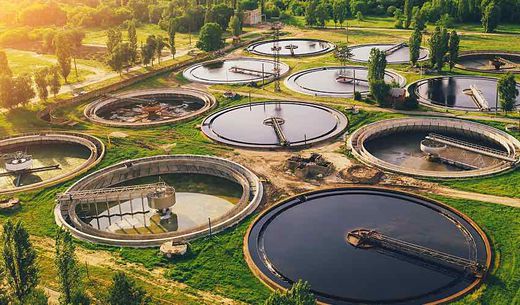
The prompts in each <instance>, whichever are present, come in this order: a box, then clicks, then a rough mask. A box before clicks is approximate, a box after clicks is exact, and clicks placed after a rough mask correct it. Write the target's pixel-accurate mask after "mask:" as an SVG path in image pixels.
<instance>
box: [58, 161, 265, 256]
mask: <svg viewBox="0 0 520 305" xmlns="http://www.w3.org/2000/svg"><path fill="white" fill-rule="evenodd" d="M261 196H262V187H261V184H260V182H259V180H258V178H257V177H256V176H255V175H254V174H253V173H251V172H250V171H249V170H247V169H246V168H244V167H242V166H240V165H238V164H236V163H233V162H231V161H227V160H224V159H220V158H214V157H204V156H191V155H176V156H156V157H149V158H143V159H137V160H130V161H126V162H122V163H120V164H116V165H113V166H110V167H108V168H104V169H102V170H100V171H98V172H95V173H93V174H91V175H89V176H87V177H85V178H83V179H81V180H80V181H78V182H77V183H76V184H74V185H73V186H72V187H71V188H69V189H68V190H67V192H65V193H63V194H61V195H59V196H58V202H59V205H58V207H57V208H56V210H55V213H56V215H57V219H58V221H59V222H60V223H62V224H64V225H65V227H67V228H68V229H70V230H71V231H72V232H73V233H74V235H75V236H76V237H78V238H81V239H85V240H89V241H92V242H98V243H102V244H110V245H119V246H132V247H146V246H158V245H160V244H162V243H164V242H166V241H174V242H184V241H186V240H191V239H194V238H197V237H200V236H204V235H207V234H210V233H212V232H217V231H220V230H222V229H225V228H227V227H228V226H230V225H233V224H236V223H237V222H238V221H240V220H241V219H242V218H243V217H245V216H247V215H248V214H249V213H250V212H252V210H254V208H255V207H256V206H257V204H258V203H259V202H260V200H261Z"/></svg>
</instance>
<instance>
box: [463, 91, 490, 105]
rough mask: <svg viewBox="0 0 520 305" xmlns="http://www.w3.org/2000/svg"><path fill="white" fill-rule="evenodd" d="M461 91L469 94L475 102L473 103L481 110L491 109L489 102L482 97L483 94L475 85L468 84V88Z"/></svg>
mask: <svg viewBox="0 0 520 305" xmlns="http://www.w3.org/2000/svg"><path fill="white" fill-rule="evenodd" d="M463 92H464V93H466V94H467V95H469V96H470V97H471V98H472V100H473V102H474V103H475V105H477V107H478V108H479V109H480V110H481V111H489V110H491V107H490V106H489V102H488V101H487V99H486V98H485V97H484V94H483V93H482V91H480V89H479V88H477V86H475V85H470V86H469V89H465V90H463Z"/></svg>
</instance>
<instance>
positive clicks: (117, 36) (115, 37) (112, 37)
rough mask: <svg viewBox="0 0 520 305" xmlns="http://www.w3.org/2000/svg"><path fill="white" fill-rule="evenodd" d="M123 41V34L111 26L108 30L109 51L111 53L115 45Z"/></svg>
mask: <svg viewBox="0 0 520 305" xmlns="http://www.w3.org/2000/svg"><path fill="white" fill-rule="evenodd" d="M122 41H123V34H122V33H121V31H119V30H118V29H114V28H110V29H108V31H107V53H108V54H110V53H112V51H113V50H114V49H115V47H116V46H117V45H118V44H120V43H121V42H122Z"/></svg>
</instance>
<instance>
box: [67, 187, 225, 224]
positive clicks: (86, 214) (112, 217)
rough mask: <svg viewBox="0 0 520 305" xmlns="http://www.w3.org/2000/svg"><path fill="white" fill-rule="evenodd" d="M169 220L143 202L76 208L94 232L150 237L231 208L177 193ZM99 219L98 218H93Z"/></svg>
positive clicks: (207, 197) (210, 198) (206, 197)
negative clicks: (94, 229) (147, 235)
mask: <svg viewBox="0 0 520 305" xmlns="http://www.w3.org/2000/svg"><path fill="white" fill-rule="evenodd" d="M176 198H177V203H176V204H175V205H174V206H173V207H171V208H170V209H171V211H172V213H173V214H172V217H170V218H168V219H161V215H160V214H159V213H157V211H156V210H153V209H150V207H149V206H148V201H147V199H146V198H143V199H141V198H139V199H134V200H129V201H124V202H122V203H121V204H118V203H117V202H109V203H97V204H82V205H79V206H78V208H77V213H78V215H79V216H80V218H81V219H83V220H84V221H85V222H87V223H89V224H90V225H91V226H93V227H94V228H96V229H99V230H102V231H108V232H112V233H123V234H153V233H163V232H172V231H183V230H189V229H192V228H195V227H197V226H200V225H205V224H207V223H208V218H211V219H216V218H218V217H220V216H222V215H224V214H225V213H226V212H228V211H229V210H231V209H232V208H233V207H234V204H233V203H231V202H230V201H228V200H226V199H223V198H220V197H217V196H212V195H206V194H200V193H183V192H177V194H176ZM96 215H98V217H95V216H96Z"/></svg>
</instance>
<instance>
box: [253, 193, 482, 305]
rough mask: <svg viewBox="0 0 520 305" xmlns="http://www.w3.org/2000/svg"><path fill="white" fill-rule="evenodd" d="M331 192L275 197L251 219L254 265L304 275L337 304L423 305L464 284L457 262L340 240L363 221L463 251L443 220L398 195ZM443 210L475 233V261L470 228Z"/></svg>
mask: <svg viewBox="0 0 520 305" xmlns="http://www.w3.org/2000/svg"><path fill="white" fill-rule="evenodd" d="M331 193H332V194H330V195H325V196H321V197H318V196H316V197H315V196H311V197H309V198H308V199H307V201H305V202H304V203H300V202H299V201H296V200H294V201H291V202H290V203H286V204H283V205H282V206H280V207H279V208H276V209H274V210H273V211H271V212H269V213H268V214H267V215H266V216H264V217H263V218H262V219H261V220H260V222H259V223H257V224H255V226H254V227H253V229H252V231H251V235H250V239H249V241H250V243H249V245H250V246H249V247H250V252H251V253H252V255H253V259H254V260H255V264H257V265H258V266H260V267H261V270H262V272H264V273H265V274H267V275H268V276H269V277H270V278H271V279H273V280H274V281H276V282H278V283H281V284H284V281H283V280H281V279H280V278H277V277H276V276H274V275H273V274H272V273H271V272H270V271H269V270H268V269H267V267H266V265H265V263H266V261H265V260H266V259H268V260H269V263H270V264H271V266H272V268H274V269H275V270H276V271H277V272H278V273H279V274H281V275H283V277H285V278H287V279H289V280H291V281H296V280H298V279H303V280H305V281H308V282H309V284H310V285H311V287H312V289H313V290H314V292H315V293H316V294H318V295H319V296H322V297H323V298H322V300H324V301H325V303H330V304H337V305H339V304H341V305H344V304H352V303H355V304H359V303H363V304H364V303H370V304H382V303H385V304H386V303H391V304H401V305H404V304H406V305H411V304H424V303H428V302H430V301H433V300H436V299H440V298H443V297H446V296H448V295H450V294H452V293H455V292H456V291H459V290H460V289H463V288H464V287H466V286H467V285H468V281H467V279H464V278H462V270H460V269H457V270H458V271H456V272H445V271H444V269H443V268H441V267H440V268H434V267H432V266H431V265H430V266H426V265H425V264H421V263H420V262H417V261H412V260H410V259H408V258H407V257H406V256H403V255H399V254H395V255H389V253H381V252H379V251H377V250H376V249H370V250H363V249H358V248H355V247H353V246H352V245H350V244H348V243H347V242H346V241H345V236H346V234H347V233H348V232H349V231H351V230H354V229H358V228H369V229H376V230H378V231H380V232H382V233H383V234H385V235H388V236H391V237H394V238H398V239H401V240H404V241H409V242H412V243H415V244H419V245H423V246H426V247H430V248H433V249H436V250H439V251H443V252H446V253H450V254H453V255H457V256H460V257H465V258H467V257H468V247H469V245H468V242H467V240H466V238H465V236H464V234H463V233H462V232H461V230H460V229H459V228H458V227H457V226H456V224H455V223H454V222H453V221H452V220H451V219H449V218H447V217H446V216H444V215H443V214H441V213H439V212H438V211H437V210H434V209H431V208H428V207H427V206H428V205H426V206H424V205H421V204H416V203H417V201H416V202H414V201H410V200H408V199H405V198H399V197H394V196H388V195H383V194H374V193H365V192H364V191H363V190H352V191H351V193H350V194H341V193H342V191H337V192H334V191H333V192H331ZM443 213H445V214H446V215H451V217H454V218H455V219H457V220H458V221H460V223H461V224H462V225H463V226H464V227H466V228H467V229H468V231H469V232H470V234H472V235H473V236H475V240H476V247H477V251H478V253H479V260H480V261H483V260H484V259H485V248H484V244H483V242H482V240H481V239H480V237H479V236H478V234H477V232H476V231H475V230H474V229H473V228H472V227H471V226H470V225H469V224H468V223H467V222H465V221H464V220H462V219H461V218H460V217H458V216H455V215H454V214H453V213H451V212H449V211H443ZM261 228H262V229H263V230H261ZM317 228H319V229H317ZM258 247H259V248H258ZM259 251H262V252H264V253H265V255H266V256H265V257H262V254H261V253H259ZM285 285H286V284H285ZM325 296H328V297H325ZM345 299H347V300H357V302H352V303H351V302H348V301H346V300H345Z"/></svg>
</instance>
